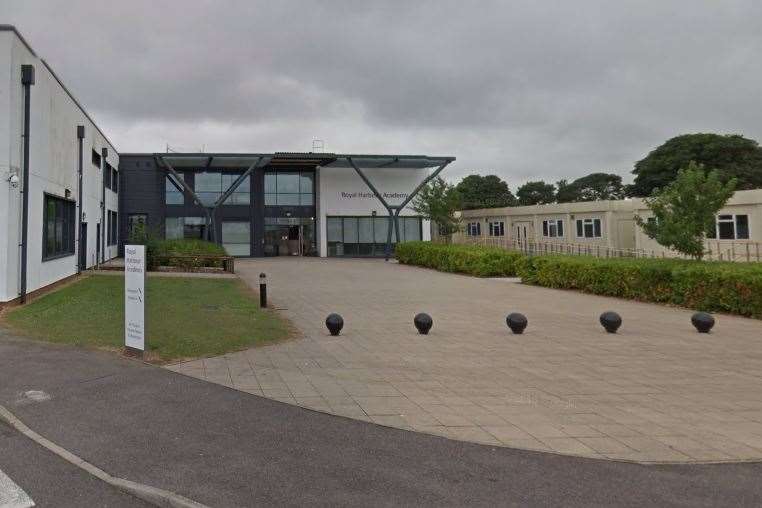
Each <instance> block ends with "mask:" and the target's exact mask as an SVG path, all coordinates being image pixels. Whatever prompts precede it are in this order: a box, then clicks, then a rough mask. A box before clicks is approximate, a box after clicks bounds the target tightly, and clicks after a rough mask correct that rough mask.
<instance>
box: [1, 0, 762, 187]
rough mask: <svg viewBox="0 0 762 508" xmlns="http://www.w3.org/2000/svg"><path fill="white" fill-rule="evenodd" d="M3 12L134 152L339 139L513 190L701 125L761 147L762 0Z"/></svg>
mask: <svg viewBox="0 0 762 508" xmlns="http://www.w3.org/2000/svg"><path fill="white" fill-rule="evenodd" d="M3 6H4V7H3V9H4V10H6V11H9V15H8V16H7V17H8V18H9V20H10V22H12V23H14V24H16V25H17V26H18V28H19V29H20V30H21V31H22V32H23V33H25V34H26V35H27V36H28V38H29V40H30V42H31V43H32V45H33V46H35V47H36V48H37V49H38V50H39V52H40V53H42V54H43V55H44V56H45V57H46V58H47V59H48V60H49V61H50V62H51V64H52V65H53V66H54V68H56V69H57V71H58V72H59V74H60V75H61V76H62V77H63V79H64V80H65V81H66V82H67V83H68V84H69V85H70V86H71V88H72V89H73V90H74V91H75V93H76V94H77V95H78V96H80V97H81V99H82V102H83V103H85V104H86V105H88V107H89V108H90V109H91V110H93V111H94V112H96V113H101V114H102V115H103V116H104V118H108V119H109V122H111V121H113V125H114V126H115V129H116V131H117V132H116V134H115V135H114V136H113V137H114V139H115V141H116V142H117V143H118V144H119V139H120V136H122V137H123V138H124V139H125V140H128V141H126V142H129V143H130V146H129V147H128V148H129V149H141V148H140V146H132V145H133V144H135V145H142V144H146V143H153V144H156V142H155V141H154V140H153V139H149V138H147V137H145V138H141V135H140V131H138V130H136V128H135V126H136V125H151V126H162V125H164V126H165V127H166V128H164V129H162V128H161V127H159V128H157V129H156V130H155V131H154V130H153V127H151V128H150V129H145V132H149V131H150V132H152V133H154V132H158V133H161V132H169V128H170V127H171V128H173V129H175V132H182V133H183V136H184V139H185V138H187V139H188V141H187V142H185V143H184V144H188V145H193V146H200V145H201V144H202V143H205V144H206V145H207V146H209V145H211V146H213V147H219V148H226V149H230V148H240V149H244V150H245V149H262V148H282V147H292V146H293V145H294V144H295V142H297V141H298V146H299V147H301V149H307V148H308V146H307V143H309V140H310V139H311V137H324V138H327V141H328V148H329V149H336V150H337V151H338V150H340V149H341V150H345V151H354V150H358V151H359V148H361V147H371V148H372V147H388V149H389V151H391V150H394V149H396V151H408V152H421V151H429V152H439V153H447V154H450V153H452V154H454V155H456V156H458V157H459V161H458V163H457V164H456V165H454V166H453V168H452V169H451V170H449V171H450V174H451V176H457V175H461V174H465V173H466V172H468V171H470V170H483V171H492V172H496V173H498V174H501V175H502V176H504V177H506V178H508V179H509V181H510V182H511V184H512V186H514V187H515V185H516V183H517V182H520V181H524V180H527V179H534V178H547V179H550V180H555V179H558V178H564V177H567V178H573V177H575V176H579V175H581V174H584V173H586V172H590V171H601V170H605V171H617V172H620V173H623V174H624V173H626V172H628V171H629V170H630V169H631V167H632V163H633V162H634V161H635V160H637V159H639V158H641V157H642V156H643V155H645V153H647V151H648V150H650V149H652V148H653V147H654V146H655V145H657V144H659V143H660V142H662V141H664V140H665V139H666V138H668V137H671V136H673V135H676V134H679V133H682V132H686V131H698V130H703V131H719V132H741V133H744V134H746V135H748V136H751V137H756V138H759V137H762V127H760V123H759V120H758V119H759V118H760V117H762V115H760V113H762V106H761V105H760V104H759V103H758V101H756V100H755V97H756V95H757V94H758V91H759V90H760V89H762V68H760V66H759V65H758V63H757V62H758V55H759V54H760V52H762V31H760V30H759V29H758V22H759V20H760V19H762V4H760V3H759V2H755V1H753V0H727V1H723V2H716V1H712V0H703V1H695V0H679V1H678V0H674V1H669V2H664V1H656V0H653V1H634V0H629V1H628V0H625V1H620V2H610V1H609V2H606V1H592V0H590V1H579V2H560V1H558V2H551V1H546V2H532V1H514V2H504V1H494V2H487V1H485V2H476V3H475V2H462V1H461V2H454V1H436V0H430V1H423V2H401V1H399V2H397V1H394V2H373V3H367V2H349V1H343V2H339V1H334V2H268V1H261V2H251V1H228V2H212V1H197V2H190V1H176V2H169V1H160V2H155V1H151V2H149V1H145V0H139V1H131V2H95V1H93V2H84V1H79V0H73V1H66V2H64V1H51V2H27V1H23V0H22V1H19V0H6V1H5V2H4V3H3ZM5 17H6V16H5V15H4V16H3V18H5ZM200 123H205V124H206V125H207V126H208V128H205V129H197V128H196V129H194V127H193V126H194V125H198V124H200ZM154 135H155V134H154ZM202 135H203V137H204V139H200V136H202ZM165 137H166V138H172V137H173V136H172V134H165ZM180 141H183V140H180ZM263 141H265V142H267V143H273V144H275V145H276V146H273V147H269V146H268V147H263V146H261V144H260V143H262V142H263ZM247 142H248V143H249V144H248V145H246V146H243V145H245V144H246V143H247ZM424 148H425V150H424Z"/></svg>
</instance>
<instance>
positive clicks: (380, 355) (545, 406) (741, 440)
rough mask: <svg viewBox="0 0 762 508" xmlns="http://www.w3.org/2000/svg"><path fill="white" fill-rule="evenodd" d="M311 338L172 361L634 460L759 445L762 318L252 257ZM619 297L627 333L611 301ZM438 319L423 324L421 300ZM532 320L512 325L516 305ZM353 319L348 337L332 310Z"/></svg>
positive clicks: (326, 262)
mask: <svg viewBox="0 0 762 508" xmlns="http://www.w3.org/2000/svg"><path fill="white" fill-rule="evenodd" d="M236 267H237V270H238V272H239V275H240V276H241V277H242V278H243V279H244V280H246V281H247V282H248V283H249V284H250V285H252V287H255V288H256V287H257V286H258V284H259V281H258V276H259V273H260V272H266V273H267V276H268V291H269V295H270V300H271V304H272V305H273V306H274V307H275V308H276V309H278V312H281V313H283V315H285V316H286V317H287V318H288V319H290V320H291V321H292V322H293V323H294V325H295V326H296V327H297V329H298V331H299V334H300V337H299V338H297V339H294V340H291V341H287V342H282V343H278V344H274V345H270V346H264V347H258V348H253V349H249V350H246V351H241V352H237V353H230V354H227V355H224V356H221V357H217V358H207V359H201V360H195V361H190V362H186V363H181V364H177V365H172V366H170V367H169V368H170V369H172V370H174V371H176V372H180V373H183V374H187V375H189V376H193V377H197V378H201V379H205V380H207V381H210V382H214V383H218V384H222V385H226V386H230V387H233V388H236V389H238V390H242V391H245V392H249V393H252V394H256V395H260V396H265V397H268V398H272V399H276V400H280V401H283V402H287V403H290V404H295V405H300V406H304V407H308V408H312V409H315V410H318V411H323V412H328V413H333V414H337V415H341V416H346V417H350V418H354V419H358V420H366V421H371V422H375V423H378V424H382V425H387V426H392V427H398V428H402V429H409V430H413V431H418V432H424V433H429V434H435V435H441V436H446V437H449V438H452V439H457V440H464V441H472V442H477V443H483V444H490V445H501V446H509V447H514V448H523V449H532V450H544V451H553V452H558V453H563V454H571V455H579V456H585V457H597V458H610V459H622V460H632V461H637V462H720V461H739V460H760V459H762V368H761V367H762V322H760V321H756V320H750V319H745V318H740V317H732V316H717V326H716V327H715V330H714V331H713V332H712V333H711V334H708V335H705V334H698V333H696V332H695V330H694V329H693V327H692V326H691V324H690V315H691V312H690V311H688V310H684V309H675V308H668V307H662V306H658V305H652V304H645V303H638V302H631V301H624V300H617V299H612V298H603V297H597V296H592V295H584V294H580V293H575V292H568V291H559V290H551V289H545V288H537V287H531V286H524V285H521V284H518V283H516V282H513V281H509V280H505V279H478V278H473V277H466V276H461V275H454V274H445V273H439V272H435V271H431V270H425V269H421V268H415V267H410V266H404V265H398V264H396V263H393V262H389V263H387V262H384V261H383V260H374V259H368V260H352V259H316V258H301V259H288V258H281V259H252V260H244V261H240V262H237V263H236ZM610 309H611V310H616V311H617V312H619V313H620V314H621V315H622V317H623V320H624V324H623V326H622V328H621V329H620V332H619V333H618V334H616V335H611V334H607V333H605V332H604V331H603V329H602V328H601V327H600V325H599V323H598V315H599V314H600V313H601V312H603V311H605V310H610ZM422 311H423V312H428V313H429V314H431V315H432V317H433V318H434V328H433V329H432V331H431V333H430V334H429V335H428V336H422V335H418V334H417V332H416V330H415V328H414V327H413V325H412V320H413V316H414V315H415V314H416V313H417V312H422ZM511 311H520V312H523V313H524V314H526V315H527V317H528V318H529V327H528V329H527V331H526V332H525V333H524V335H512V334H511V333H510V331H509V330H508V328H507V327H506V325H505V316H506V315H507V314H508V313H509V312H511ZM330 312H338V313H340V314H341V315H342V316H343V317H344V320H345V328H344V330H343V332H342V334H341V336H339V337H331V336H330V335H329V334H328V332H327V330H326V329H325V326H324V320H325V317H326V315H327V314H328V313H330Z"/></svg>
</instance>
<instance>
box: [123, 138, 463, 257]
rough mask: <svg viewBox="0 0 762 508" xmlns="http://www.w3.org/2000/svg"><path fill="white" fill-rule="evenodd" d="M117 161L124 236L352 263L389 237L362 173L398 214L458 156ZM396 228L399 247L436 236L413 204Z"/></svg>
mask: <svg viewBox="0 0 762 508" xmlns="http://www.w3.org/2000/svg"><path fill="white" fill-rule="evenodd" d="M120 160H121V163H120V171H119V174H120V177H121V181H120V188H121V194H120V196H121V207H120V210H121V212H122V221H121V231H120V238H122V239H125V240H126V239H129V238H130V237H131V236H132V235H133V234H134V232H135V228H137V227H144V228H147V230H148V231H149V233H150V234H153V235H155V236H157V237H161V238H199V239H204V238H214V239H215V241H218V242H219V243H221V244H222V245H223V246H224V247H225V249H226V251H227V252H228V254H230V255H235V256H244V257H246V256H322V257H326V256H337V257H341V256H353V257H355V256H382V255H384V254H385V248H386V244H387V240H388V239H389V226H390V221H389V213H388V210H387V208H386V206H385V205H384V204H383V203H382V202H381V201H380V200H379V198H378V196H376V194H375V192H374V191H373V189H371V188H370V187H369V185H368V183H366V182H365V181H364V180H363V176H364V177H365V178H367V179H368V180H369V181H370V183H371V185H373V186H374V187H375V189H376V191H377V192H378V193H379V194H380V196H381V197H382V198H383V199H384V200H385V201H386V202H387V205H389V206H391V207H397V206H400V205H401V204H403V203H404V202H405V201H406V200H407V199H408V197H409V196H410V194H411V192H413V191H414V190H415V189H416V187H417V186H418V185H420V184H421V183H422V182H423V181H424V180H425V179H427V178H429V177H430V176H431V174H432V173H431V170H432V168H433V167H437V166H441V165H442V164H443V163H444V164H446V163H448V162H449V161H451V160H453V159H452V158H441V157H433V158H432V157H426V156H411V155H353V154H328V153H267V154H240V153H239V154H206V153H194V154H122V155H121V159H120ZM349 160H351V161H352V162H353V163H354V164H355V165H356V166H357V167H358V169H359V171H360V172H361V173H362V175H361V174H360V172H358V170H355V167H353V166H352V164H350V163H348V162H347V161H349ZM239 179H240V180H241V181H240V182H239V181H238V180H239ZM236 184H237V185H236ZM227 191H230V192H227ZM226 193H227V194H228V195H227V196H226V195H225V194H226ZM223 198H224V199H223ZM398 224H399V233H400V241H409V240H429V239H430V225H429V222H428V221H427V220H424V219H422V218H421V217H420V216H418V215H417V214H416V212H415V211H414V210H413V209H412V208H411V206H410V203H407V206H405V207H404V208H402V209H401V210H400V211H399V219H398ZM392 231H393V229H392ZM391 240H392V243H396V241H397V238H396V234H393V235H392V238H391Z"/></svg>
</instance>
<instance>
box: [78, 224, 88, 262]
mask: <svg viewBox="0 0 762 508" xmlns="http://www.w3.org/2000/svg"><path fill="white" fill-rule="evenodd" d="M79 269H80V270H87V222H83V223H82V225H81V227H80V229H79Z"/></svg>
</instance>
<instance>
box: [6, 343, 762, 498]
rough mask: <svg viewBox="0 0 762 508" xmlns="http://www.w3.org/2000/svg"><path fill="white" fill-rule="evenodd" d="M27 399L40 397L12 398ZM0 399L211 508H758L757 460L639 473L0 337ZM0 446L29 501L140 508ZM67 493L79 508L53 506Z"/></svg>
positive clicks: (85, 453)
mask: <svg viewBox="0 0 762 508" xmlns="http://www.w3.org/2000/svg"><path fill="white" fill-rule="evenodd" d="M30 390H34V391H42V392H45V393H47V394H49V395H50V398H47V399H44V400H39V401H36V402H34V403H29V402H27V401H26V400H24V399H21V398H19V396H18V394H19V393H24V392H27V391H30ZM0 404H2V405H4V406H6V407H7V408H9V410H11V411H12V412H13V413H14V414H16V416H18V417H19V418H20V419H21V420H22V421H23V422H24V423H25V424H26V425H28V426H29V427H30V428H32V429H33V430H34V431H35V432H38V433H39V434H41V435H43V436H45V437H46V438H48V439H50V440H52V441H53V442H55V443H57V444H58V445H60V446H62V447H64V448H66V449H67V450H70V451H71V452H72V453H75V454H76V455H78V456H80V457H82V458H84V459H86V460H88V461H89V462H91V463H92V464H94V465H96V466H97V467H99V468H101V469H103V470H105V471H107V472H109V473H110V474H112V475H114V476H117V477H120V478H126V479H129V480H132V481H136V482H140V483H145V484H149V485H153V486H155V487H159V488H162V489H165V490H169V491H172V492H177V493H178V494H181V495H183V496H186V497H188V498H191V499H194V500H196V501H198V502H201V503H204V504H206V505H208V506H214V507H228V506H231V507H233V506H236V507H240V506H307V505H308V506H331V507H334V506H421V507H426V506H432V507H437V508H440V507H444V506H458V507H460V506H498V505H499V506H522V507H524V506H565V507H572V508H573V507H590V506H617V507H628V506H660V507H662V506H690V507H692V508H694V507H695V508H698V507H717V506H750V507H751V506H760V505H762V482H760V481H759V478H760V475H762V464H756V463H755V464H749V463H744V464H718V465H693V464H691V465H658V466H645V465H640V464H628V463H621V462H612V461H602V460H591V459H583V458H577V457H564V456H559V455H554V454H548V453H538V452H531V451H523V450H514V449H510V448H505V447H494V446H483V445H478V444H473V443H466V442H461V441H454V440H449V439H444V438H441V437H436V436H430V435H426V434H422V433H417V432H407V431H403V430H398V429H393V428H388V427H383V426H379V425H374V424H369V423H366V422H360V421H356V420H352V419H347V418H341V417H337V416H332V415H328V414H323V413H319V412H315V411H310V410H307V409H303V408H300V407H296V406H293V405H289V404H283V403H280V402H277V401H273V400H269V399H266V398H262V397H256V396H252V395H249V394H246V393H243V392H241V391H237V390H232V389H229V388H226V387H224V386H220V385H216V384H212V383H207V382H204V381H200V380H198V379H193V378H190V377H187V376H182V375H178V374H176V373H174V372H170V371H167V370H165V369H162V368H159V367H154V366H150V365H144V364H142V363H139V362H136V361H131V360H125V359H122V358H119V357H118V356H117V355H114V354H113V353H108V352H100V351H87V350H83V349H78V348H74V347H66V346H57V345H52V344H43V343H35V342H29V341H21V340H14V339H12V338H10V337H7V336H3V333H2V330H0ZM0 435H2V436H3V438H4V439H0V468H2V469H3V471H5V472H6V473H7V474H8V475H9V476H11V477H12V478H13V479H14V481H15V482H16V483H17V484H18V485H20V486H21V487H22V488H23V489H24V490H25V491H26V492H28V493H29V495H30V496H31V497H32V499H34V500H35V502H37V504H38V506H46V507H47V506H55V507H59V506H63V507H69V506H78V507H84V506H86V507H91V506H93V507H96V506H120V507H121V506H141V504H140V503H137V502H135V503H130V504H126V503H125V502H124V500H120V499H116V498H114V497H109V495H108V494H107V493H106V491H105V490H102V491H100V494H99V495H100V496H102V497H96V494H95V492H99V491H97V490H94V489H95V487H97V486H89V487H88V486H86V485H85V483H84V482H85V480H87V478H84V479H82V478H80V477H78V476H77V475H78V474H79V473H81V471H80V470H79V469H76V468H74V469H75V472H76V473H77V474H70V473H68V472H67V470H66V469H64V468H60V469H59V471H60V472H59V474H58V475H53V474H49V473H52V472H53V471H54V470H53V467H59V466H60V464H57V463H49V461H48V460H47V458H46V457H45V456H44V455H42V456H41V454H40V453H36V452H35V451H34V450H35V448H33V447H30V448H28V449H27V448H25V447H26V446H28V445H30V443H31V442H30V441H29V440H24V438H22V437H18V433H16V436H17V437H14V436H13V435H6V431H5V430H3V429H2V427H0ZM17 445H18V446H17ZM28 450H29V451H28ZM36 450H37V452H40V451H44V450H42V449H41V448H40V447H37V448H36ZM64 465H65V464H64ZM72 467H73V466H72ZM91 481H92V482H94V483H98V482H99V481H98V480H94V479H91ZM100 483H101V486H103V484H102V482H100ZM111 490H112V493H116V494H120V493H119V492H116V491H113V489H111ZM67 493H68V494H70V493H80V495H81V498H80V500H79V501H80V502H79V504H76V503H75V502H73V500H76V499H75V498H72V497H67V496H62V497H61V498H60V500H59V499H58V498H56V497H54V496H55V495H56V494H67Z"/></svg>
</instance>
